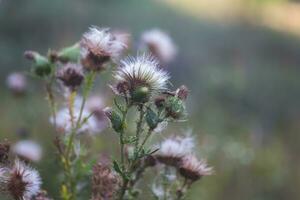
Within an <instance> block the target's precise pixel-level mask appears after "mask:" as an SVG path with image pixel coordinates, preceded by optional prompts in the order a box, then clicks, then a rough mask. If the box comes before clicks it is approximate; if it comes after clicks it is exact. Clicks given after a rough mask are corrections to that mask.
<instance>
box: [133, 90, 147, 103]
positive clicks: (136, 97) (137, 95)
mask: <svg viewBox="0 0 300 200" xmlns="http://www.w3.org/2000/svg"><path fill="white" fill-rule="evenodd" d="M149 97H150V90H149V88H148V87H145V86H142V87H137V88H135V89H133V90H132V92H131V98H132V100H133V101H134V102H136V103H145V102H147V101H148V100H149Z"/></svg>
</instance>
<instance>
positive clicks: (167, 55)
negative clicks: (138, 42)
mask: <svg viewBox="0 0 300 200" xmlns="http://www.w3.org/2000/svg"><path fill="white" fill-rule="evenodd" d="M142 43H143V45H145V46H146V47H147V48H148V49H149V50H150V52H151V53H152V54H153V55H154V56H155V57H157V58H158V59H159V60H160V61H161V62H162V63H168V62H170V61H172V60H173V59H174V57H175V55H176V53H177V48H176V46H175V44H174V43H173V41H172V39H171V38H170V36H169V35H168V34H166V33H165V32H163V31H161V30H159V29H152V30H149V31H146V32H144V33H143V35H142Z"/></svg>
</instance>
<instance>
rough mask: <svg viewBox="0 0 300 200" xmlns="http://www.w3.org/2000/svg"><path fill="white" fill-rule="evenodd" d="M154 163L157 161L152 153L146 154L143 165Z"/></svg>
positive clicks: (149, 165)
mask: <svg viewBox="0 0 300 200" xmlns="http://www.w3.org/2000/svg"><path fill="white" fill-rule="evenodd" d="M156 163H157V161H156V159H155V157H154V156H152V155H149V156H146V157H145V158H144V165H145V167H154V166H155V165H156Z"/></svg>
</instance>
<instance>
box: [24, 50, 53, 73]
mask: <svg viewBox="0 0 300 200" xmlns="http://www.w3.org/2000/svg"><path fill="white" fill-rule="evenodd" d="M24 55H25V57H26V58H27V59H29V60H32V61H33V62H34V65H33V72H34V74H35V75H37V76H39V77H45V76H48V75H49V74H50V73H51V72H52V67H51V63H50V62H49V60H48V59H47V58H46V57H44V56H42V55H40V54H39V53H37V52H34V51H26V52H25V53H24Z"/></svg>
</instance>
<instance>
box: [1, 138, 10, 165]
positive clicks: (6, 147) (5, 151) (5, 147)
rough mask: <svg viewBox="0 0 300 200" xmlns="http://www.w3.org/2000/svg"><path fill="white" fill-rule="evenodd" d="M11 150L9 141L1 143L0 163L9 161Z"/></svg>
mask: <svg viewBox="0 0 300 200" xmlns="http://www.w3.org/2000/svg"><path fill="white" fill-rule="evenodd" d="M9 152H10V144H9V143H8V142H3V143H0V163H1V164H2V163H7V161H8V158H9Z"/></svg>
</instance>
